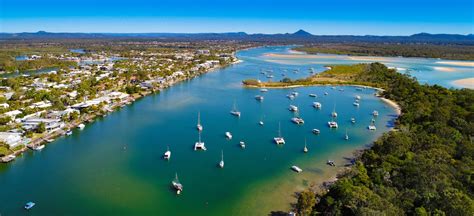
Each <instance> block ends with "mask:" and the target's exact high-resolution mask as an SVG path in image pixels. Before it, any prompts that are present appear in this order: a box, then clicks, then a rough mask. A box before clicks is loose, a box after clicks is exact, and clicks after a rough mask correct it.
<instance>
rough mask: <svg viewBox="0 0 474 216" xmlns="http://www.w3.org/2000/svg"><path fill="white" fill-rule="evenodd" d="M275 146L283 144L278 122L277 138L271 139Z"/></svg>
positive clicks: (283, 140)
mask: <svg viewBox="0 0 474 216" xmlns="http://www.w3.org/2000/svg"><path fill="white" fill-rule="evenodd" d="M273 140H274V141H275V143H276V144H285V139H284V138H283V137H282V136H281V124H280V122H278V137H275V138H273Z"/></svg>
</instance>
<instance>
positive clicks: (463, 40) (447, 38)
mask: <svg viewBox="0 0 474 216" xmlns="http://www.w3.org/2000/svg"><path fill="white" fill-rule="evenodd" d="M33 39H40V40H45V39H129V40H130V39H132V40H136V39H142V40H143V39H154V40H187V41H188V40H238V41H251V42H266V43H288V44H292V43H309V42H318V43H335V42H337V43H341V42H344V43H348V42H369V43H437V44H438V43H444V44H446V43H449V44H474V35H472V34H468V35H460V34H428V33H419V34H414V35H409V36H378V35H313V34H311V33H309V32H306V31H304V30H298V31H296V32H294V33H284V34H247V33H245V32H226V33H67V32H65V33H53V32H45V31H39V32H22V33H0V40H33Z"/></svg>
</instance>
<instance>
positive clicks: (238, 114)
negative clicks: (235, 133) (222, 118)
mask: <svg viewBox="0 0 474 216" xmlns="http://www.w3.org/2000/svg"><path fill="white" fill-rule="evenodd" d="M230 114H232V115H234V116H237V117H240V114H241V113H240V112H239V110H237V105H236V103H235V101H234V106H233V108H232V110H231V111H230Z"/></svg>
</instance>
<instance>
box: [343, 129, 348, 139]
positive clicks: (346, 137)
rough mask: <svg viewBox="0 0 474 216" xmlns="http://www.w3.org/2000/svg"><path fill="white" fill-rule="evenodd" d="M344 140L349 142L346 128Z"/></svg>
mask: <svg viewBox="0 0 474 216" xmlns="http://www.w3.org/2000/svg"><path fill="white" fill-rule="evenodd" d="M344 139H345V140H349V135H347V128H346V136H345V137H344Z"/></svg>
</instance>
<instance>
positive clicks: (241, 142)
mask: <svg viewBox="0 0 474 216" xmlns="http://www.w3.org/2000/svg"><path fill="white" fill-rule="evenodd" d="M239 145H240V148H243V149H244V148H245V142H244V141H240V143H239Z"/></svg>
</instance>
